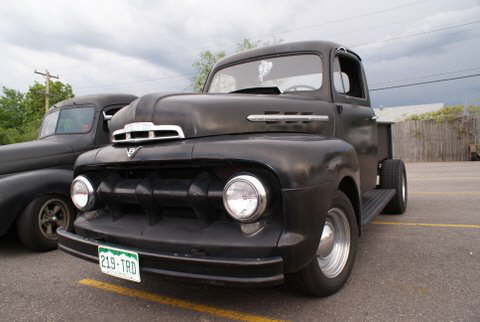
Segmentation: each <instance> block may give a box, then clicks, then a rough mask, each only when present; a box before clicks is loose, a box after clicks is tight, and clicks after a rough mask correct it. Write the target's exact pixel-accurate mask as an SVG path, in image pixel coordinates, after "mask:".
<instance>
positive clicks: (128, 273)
mask: <svg viewBox="0 0 480 322" xmlns="http://www.w3.org/2000/svg"><path fill="white" fill-rule="evenodd" d="M98 263H99V265H100V269H101V270H102V272H103V273H105V274H108V275H112V276H115V277H119V278H123V279H126V280H129V281H134V282H140V281H141V280H140V265H139V260H138V254H137V253H135V252H131V251H128V250H124V249H118V248H113V247H108V246H98Z"/></svg>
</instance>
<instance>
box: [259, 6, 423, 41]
mask: <svg viewBox="0 0 480 322" xmlns="http://www.w3.org/2000/svg"><path fill="white" fill-rule="evenodd" d="M427 1H430V0H423V1H412V2H407V3H403V4H400V5H397V6H393V7H389V8H386V9H381V10H377V11H371V12H367V13H365V14H360V15H354V16H349V17H345V18H341V19H334V20H328V21H325V22H323V23H321V24H313V25H306V26H300V27H297V28H289V29H283V30H280V31H279V32H276V33H270V34H263V35H259V37H263V36H270V37H275V36H278V35H282V34H286V33H291V32H295V31H298V30H302V29H314V28H319V27H324V26H326V25H330V24H335V23H340V22H344V21H350V20H353V19H359V18H365V17H371V16H374V15H378V14H382V13H385V12H389V11H394V10H397V9H401V8H404V7H411V6H414V5H419V4H421V3H424V2H427Z"/></svg>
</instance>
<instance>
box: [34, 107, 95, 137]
mask: <svg viewBox="0 0 480 322" xmlns="http://www.w3.org/2000/svg"><path fill="white" fill-rule="evenodd" d="M94 115H95V109H94V108H93V107H82V108H63V109H61V110H57V111H54V112H51V113H49V114H47V115H46V116H45V118H44V120H43V124H42V129H41V131H40V138H43V137H46V136H49V135H53V134H76V133H77V134H78V133H87V132H90V129H91V128H92V123H93V117H94Z"/></svg>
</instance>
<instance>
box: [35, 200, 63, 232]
mask: <svg viewBox="0 0 480 322" xmlns="http://www.w3.org/2000/svg"><path fill="white" fill-rule="evenodd" d="M69 220H70V218H69V215H68V207H67V205H66V203H65V202H64V201H63V200H60V199H49V200H47V201H46V202H45V203H44V204H43V206H42V207H41V208H40V213H39V216H38V226H39V227H40V232H41V233H42V235H43V236H44V237H45V238H47V239H51V240H57V234H56V230H57V228H59V227H62V228H67V227H68V225H69V224H70V223H69Z"/></svg>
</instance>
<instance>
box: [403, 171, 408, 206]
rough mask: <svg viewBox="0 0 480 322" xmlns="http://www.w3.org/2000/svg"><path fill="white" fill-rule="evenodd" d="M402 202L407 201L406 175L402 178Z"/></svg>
mask: <svg viewBox="0 0 480 322" xmlns="http://www.w3.org/2000/svg"><path fill="white" fill-rule="evenodd" d="M402 201H403V202H406V201H407V182H406V180H405V175H403V176H402Z"/></svg>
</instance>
